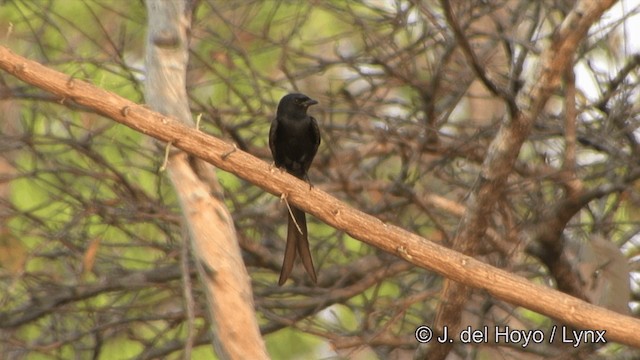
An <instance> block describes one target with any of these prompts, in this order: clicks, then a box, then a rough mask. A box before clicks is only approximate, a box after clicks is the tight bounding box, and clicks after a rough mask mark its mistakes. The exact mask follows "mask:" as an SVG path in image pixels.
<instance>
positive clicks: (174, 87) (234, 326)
mask: <svg viewBox="0 0 640 360" xmlns="http://www.w3.org/2000/svg"><path fill="white" fill-rule="evenodd" d="M146 5H147V10H148V14H149V26H148V36H147V47H146V51H147V54H146V65H147V78H146V84H145V85H146V86H145V99H146V102H147V104H149V105H150V107H151V108H152V109H154V110H155V111H157V112H159V113H162V114H164V115H167V116H172V117H174V118H177V119H179V121H180V122H182V123H183V124H186V126H188V127H191V128H193V127H194V121H193V120H192V118H191V112H190V109H189V103H188V97H187V93H186V73H187V62H188V58H189V44H188V41H189V40H188V37H187V33H188V29H189V26H190V21H191V13H190V12H191V9H189V8H188V7H187V6H186V5H187V2H186V1H147V2H146ZM166 169H167V173H168V175H169V178H170V179H171V182H172V183H173V186H174V188H175V191H176V193H177V194H178V198H179V199H180V205H181V208H182V213H183V215H184V226H186V227H187V228H188V229H189V240H190V242H191V248H192V251H193V255H194V258H195V259H196V267H197V269H198V274H199V278H200V281H201V282H202V284H203V287H204V289H205V293H206V294H207V300H208V304H209V309H208V310H209V315H210V319H211V324H212V328H211V330H212V332H213V336H212V339H213V343H214V347H215V348H216V353H217V355H218V356H219V357H220V358H223V359H266V358H268V355H267V351H266V348H265V346H264V342H263V341H262V337H261V335H260V330H259V327H258V323H257V316H256V314H255V310H254V308H255V307H254V304H253V293H252V291H251V279H250V277H249V274H248V273H247V270H246V268H245V266H244V263H243V261H242V254H241V252H240V247H239V246H238V240H237V236H236V232H235V228H234V225H233V219H232V217H231V215H230V214H229V211H228V209H227V208H226V206H225V205H224V202H223V198H222V197H221V196H218V197H216V196H214V194H216V193H219V191H215V190H217V186H216V185H217V184H216V179H215V172H214V169H213V167H212V166H199V167H198V168H197V169H196V168H193V167H192V166H191V163H190V162H189V159H188V156H187V154H185V153H183V152H179V153H178V154H174V155H172V156H170V158H169V161H168V164H167V166H166ZM202 172H206V176H203V177H202V178H201V177H199V174H198V173H202ZM205 180H208V182H207V181H205Z"/></svg>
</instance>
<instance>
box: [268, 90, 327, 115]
mask: <svg viewBox="0 0 640 360" xmlns="http://www.w3.org/2000/svg"><path fill="white" fill-rule="evenodd" d="M317 103H318V102H317V101H315V100H313V99H312V98H310V97H308V96H307V95H304V94H299V93H293V94H288V95H285V96H284V97H283V98H282V99H280V103H279V104H278V114H306V113H307V109H308V108H309V106H311V105H315V104H317Z"/></svg>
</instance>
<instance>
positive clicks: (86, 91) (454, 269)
mask: <svg viewBox="0 0 640 360" xmlns="http://www.w3.org/2000/svg"><path fill="white" fill-rule="evenodd" d="M0 68H2V69H4V70H5V71H7V72H9V73H10V74H12V75H14V76H15V77H17V78H19V79H21V80H22V81H25V82H27V83H29V84H31V85H33V86H36V87H39V88H41V89H44V90H46V91H49V92H51V93H54V94H56V95H57V96H59V97H60V102H61V103H64V102H75V103H77V104H79V105H82V106H84V107H87V108H89V109H92V110H93V111H95V112H97V113H99V114H102V115H104V116H107V117H109V118H111V119H113V120H115V121H117V122H119V123H121V124H124V125H126V126H128V127H130V128H132V129H135V130H137V131H140V132H142V133H144V134H147V135H150V136H152V137H154V138H156V139H158V140H161V141H165V142H171V143H172V144H173V146H175V147H177V148H179V149H182V150H184V151H186V152H188V153H189V154H192V155H194V156H197V157H199V158H201V159H203V160H205V161H207V162H209V163H211V164H213V165H215V166H217V167H218V168H220V169H222V170H225V171H228V172H231V173H233V174H235V175H236V176H238V177H240V178H242V179H245V180H247V181H249V182H251V183H253V184H255V185H256V186H259V187H260V188H262V189H264V190H266V191H268V192H269V193H271V194H274V195H278V196H279V195H280V194H282V193H286V195H287V199H288V200H289V201H290V202H291V203H292V204H295V205H296V206H298V207H300V208H301V209H303V210H304V211H306V212H308V213H310V214H312V215H314V216H315V217H317V218H318V219H321V220H322V221H324V222H326V223H327V224H329V225H331V226H333V227H335V228H337V229H340V230H343V231H345V232H347V233H349V234H350V235H351V236H353V237H354V238H356V239H359V240H362V241H364V242H366V243H367V244H370V245H372V246H375V247H378V248H380V249H382V250H384V251H386V252H389V253H392V254H394V255H396V256H400V257H402V258H403V259H405V260H406V261H408V262H410V263H412V264H414V265H417V266H420V267H423V268H425V269H428V270H432V271H434V272H437V273H438V274H441V275H443V276H446V277H447V278H449V279H452V280H454V281H458V282H461V283H463V284H465V285H468V286H472V287H476V288H479V289H484V290H486V291H487V292H489V293H490V294H492V295H494V296H495V297H497V298H500V299H502V300H505V301H507V302H510V303H513V304H516V305H519V306H523V307H526V308H528V309H531V310H533V311H536V312H539V313H541V314H544V315H547V316H550V317H552V318H555V319H557V320H559V321H561V322H563V323H567V324H571V325H574V326H576V327H579V328H586V329H606V330H607V332H606V339H607V340H608V341H616V342H620V343H623V344H628V345H631V346H640V336H638V334H640V320H637V319H634V318H631V317H628V316H623V315H620V314H617V313H615V312H612V311H609V310H606V309H603V308H600V307H598V306H594V305H591V304H588V303H586V302H584V301H581V300H578V299H576V298H574V297H571V296H568V295H566V294H563V293H561V292H559V291H556V290H553V289H550V288H548V287H545V286H542V285H539V284H534V283H531V282H530V281H528V280H526V279H524V278H522V277H519V276H516V275H513V274H510V273H508V272H506V271H504V270H501V269H497V268H495V267H492V266H489V265H487V264H484V263H482V262H480V261H478V260H475V259H473V258H472V257H469V256H466V255H463V254H461V253H458V252H456V251H453V250H450V249H447V248H444V247H442V246H439V245H437V244H436V243H434V242H432V241H429V240H427V239H425V238H422V237H420V236H417V235H415V234H412V233H410V232H408V231H406V230H404V229H401V228H399V227H397V226H393V225H389V224H385V223H383V222H382V221H380V220H378V219H376V218H375V217H373V216H370V215H367V214H365V213H363V212H361V211H359V210H357V209H353V208H351V207H349V206H348V205H347V204H345V203H343V202H341V201H339V200H337V199H336V198H334V197H332V196H331V195H329V194H327V193H325V192H323V191H321V190H319V189H317V188H313V189H312V190H309V186H308V184H307V183H305V182H304V181H300V180H298V179H296V178H295V177H293V176H291V175H288V174H286V173H284V172H280V171H278V170H276V169H274V168H273V167H272V166H270V165H269V164H268V163H266V162H264V161H261V160H260V159H257V158H256V157H254V156H252V155H250V154H248V153H245V152H243V151H240V150H236V149H235V147H234V146H233V145H232V144H229V143H227V142H225V141H222V140H220V139H218V138H215V137H213V136H210V135H207V134H204V133H202V132H200V131H198V130H196V129H193V128H190V127H187V126H185V125H183V124H182V123H181V122H179V121H177V120H175V119H172V118H170V117H166V116H163V115H161V114H158V113H155V112H153V111H151V110H149V109H147V108H145V107H144V106H141V105H138V104H135V103H133V102H131V101H129V100H127V99H124V98H122V97H120V96H117V95H115V94H113V93H110V92H108V91H105V90H102V89H100V88H97V87H95V86H93V85H91V84H88V83H86V82H84V81H80V80H76V79H73V78H70V77H69V76H68V75H66V74H62V73H60V72H57V71H55V70H52V69H49V68H47V67H45V66H43V65H41V64H39V63H37V62H34V61H31V60H28V59H25V58H23V57H21V56H18V55H16V54H14V53H12V52H11V51H10V50H8V49H7V48H5V47H0ZM265 126H266V125H265ZM321 281H322V279H320V282H321ZM532 294H535V296H531V295H532Z"/></svg>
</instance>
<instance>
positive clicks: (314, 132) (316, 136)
mask: <svg viewBox="0 0 640 360" xmlns="http://www.w3.org/2000/svg"><path fill="white" fill-rule="evenodd" d="M309 119H311V127H310V131H311V137H312V141H313V142H314V143H313V150H312V151H311V153H310V154H309V156H307V157H306V158H305V159H304V172H305V174H306V173H307V172H308V171H309V168H310V167H311V162H312V161H313V158H314V157H315V156H316V153H317V152H318V147H320V141H321V139H320V128H319V127H318V122H317V121H316V119H315V118H314V117H313V116H309Z"/></svg>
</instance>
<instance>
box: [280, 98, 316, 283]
mask: <svg viewBox="0 0 640 360" xmlns="http://www.w3.org/2000/svg"><path fill="white" fill-rule="evenodd" d="M317 103H318V102H317V101H315V100H313V99H311V98H309V97H308V96H307V95H303V94H288V95H286V96H284V97H283V98H282V99H281V100H280V103H279V104H278V111H277V113H276V118H275V119H273V121H272V122H271V129H270V130H269V148H271V155H272V156H273V160H274V161H275V164H276V166H277V167H279V168H285V170H287V172H288V173H289V174H291V175H293V176H295V177H297V178H299V179H303V180H306V181H309V178H308V176H307V172H308V171H309V167H310V166H311V162H312V161H313V157H314V156H316V152H317V151H318V146H320V129H319V128H318V122H317V121H316V119H314V118H313V117H312V116H309V115H307V109H308V108H309V106H311V105H315V104H317ZM291 213H292V214H293V217H294V218H295V222H294V220H293V219H292V218H291V214H289V215H288V218H289V225H288V229H287V247H286V249H285V252H284V261H283V263H282V270H281V271H280V280H278V285H282V284H284V283H285V281H287V278H288V277H289V274H291V270H292V269H293V262H294V260H295V259H296V250H297V252H298V254H300V258H301V259H302V264H303V265H304V268H305V269H306V270H307V273H308V274H309V276H311V280H313V282H314V283H316V282H317V277H316V271H315V270H314V268H313V260H312V259H311V251H309V239H308V237H307V220H306V218H305V213H304V212H303V211H302V210H300V209H298V208H295V207H293V206H292V207H291ZM296 223H297V224H298V226H300V231H298V228H297V227H296Z"/></svg>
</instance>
